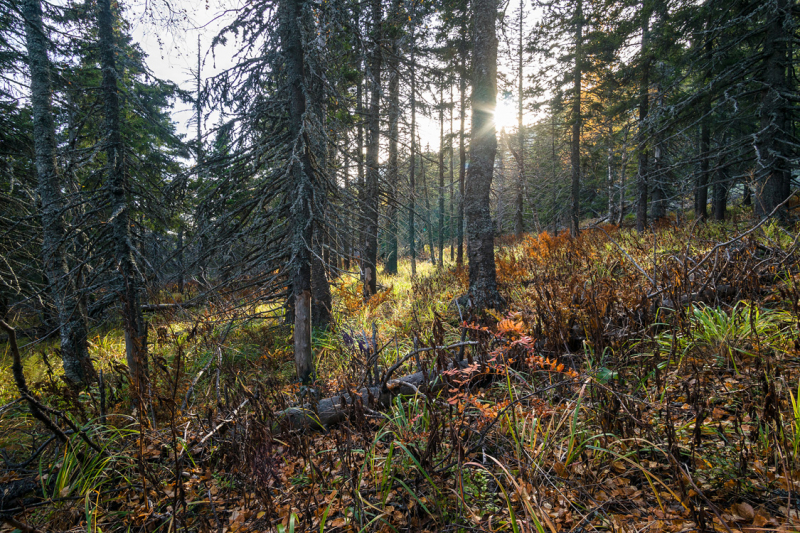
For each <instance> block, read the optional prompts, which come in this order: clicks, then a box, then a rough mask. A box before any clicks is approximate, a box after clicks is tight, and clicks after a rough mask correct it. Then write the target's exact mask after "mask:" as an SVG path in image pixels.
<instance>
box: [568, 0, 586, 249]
mask: <svg viewBox="0 0 800 533" xmlns="http://www.w3.org/2000/svg"><path fill="white" fill-rule="evenodd" d="M582 52H583V0H577V2H576V4H575V71H574V73H573V79H572V153H571V154H570V162H571V164H572V209H571V210H570V221H571V224H570V227H569V229H570V234H571V235H572V236H573V237H577V236H578V233H580V224H581V74H582V72H581V69H582V67H583V65H582V61H583V59H582Z"/></svg>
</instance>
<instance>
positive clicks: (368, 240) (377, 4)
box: [362, 0, 383, 299]
mask: <svg viewBox="0 0 800 533" xmlns="http://www.w3.org/2000/svg"><path fill="white" fill-rule="evenodd" d="M371 15H372V32H371V33H372V53H371V55H370V60H369V81H370V96H369V138H368V142H367V182H366V188H365V190H366V202H364V205H365V212H364V214H363V215H362V216H363V217H364V222H365V235H364V239H365V242H364V244H365V246H364V263H363V270H364V299H369V298H370V297H371V296H372V295H374V294H375V292H376V291H377V286H378V270H377V266H378V209H379V208H380V202H379V201H378V199H379V190H378V183H379V181H380V169H379V166H378V165H379V161H378V158H379V156H380V147H381V145H380V141H381V117H380V103H381V67H382V62H383V53H382V51H381V41H382V39H383V37H382V33H383V6H382V4H381V0H372V14H371Z"/></svg>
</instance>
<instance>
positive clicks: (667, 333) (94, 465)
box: [0, 222, 800, 533]
mask: <svg viewBox="0 0 800 533" xmlns="http://www.w3.org/2000/svg"><path fill="white" fill-rule="evenodd" d="M736 235H738V233H737V228H735V227H734V226H733V225H732V224H728V225H719V224H710V223H709V224H707V225H695V226H693V227H686V228H683V227H676V226H675V225H672V224H670V223H668V222H667V223H664V224H663V225H662V226H661V227H660V228H659V229H657V230H656V231H653V232H649V233H644V234H637V233H635V232H633V231H629V230H619V229H617V228H614V227H610V226H609V227H596V228H591V229H588V230H586V231H584V232H583V233H582V234H581V236H580V237H578V238H577V239H572V238H570V237H568V236H567V235H563V234H562V235H559V236H552V235H550V234H546V233H544V234H541V235H538V236H527V237H525V238H524V239H522V240H521V241H508V242H504V243H503V244H502V245H501V246H500V247H499V249H498V254H497V272H498V281H499V283H500V288H501V292H502V293H503V295H504V296H505V298H506V300H507V302H508V308H507V309H504V310H495V311H489V312H488V313H487V314H484V315H482V316H475V315H473V314H472V313H471V311H470V310H468V309H462V308H461V307H459V305H458V304H457V303H456V300H455V299H456V297H457V296H459V295H460V294H463V293H464V291H465V290H466V284H467V272H466V270H465V269H459V268H457V267H456V266H455V265H450V264H446V265H445V268H444V269H441V270H439V269H436V268H434V267H433V266H431V265H430V264H428V263H423V262H420V263H419V265H418V268H419V273H418V276H417V277H416V278H415V279H413V280H412V279H411V278H410V276H409V265H408V263H403V264H401V272H400V274H399V275H397V276H383V275H382V276H380V277H379V279H380V280H381V282H382V283H383V287H382V290H381V291H380V292H379V294H378V295H376V296H374V297H373V298H372V299H371V300H370V301H368V302H363V301H362V300H361V298H360V294H361V290H360V287H359V286H358V281H357V280H355V279H352V278H347V277H342V278H340V279H338V280H336V281H335V282H334V283H333V287H332V288H333V293H334V318H335V326H333V327H331V328H330V329H329V330H327V331H317V332H316V333H315V341H314V342H315V348H316V354H317V367H318V378H317V383H316V384H315V385H314V387H313V388H302V387H299V386H298V385H296V384H295V383H293V379H292V375H293V366H292V362H291V357H292V354H291V348H290V346H291V330H290V328H288V327H287V326H286V325H284V324H283V323H282V320H281V319H280V317H278V316H270V312H269V310H266V311H265V310H264V309H259V308H257V307H256V306H249V307H248V306H245V305H240V304H241V302H240V301H234V300H229V301H227V302H221V303H218V304H215V305H214V306H213V307H207V308H204V309H203V310H202V311H199V312H193V313H190V312H189V311H186V310H180V311H176V312H175V313H173V314H169V315H167V314H160V315H154V316H152V317H151V319H150V322H151V327H152V329H153V334H152V335H151V336H150V338H151V340H152V342H153V345H152V346H151V347H150V354H151V363H150V375H151V379H150V383H151V385H150V390H148V391H145V392H144V396H145V399H146V401H145V402H144V405H145V406H146V407H145V409H142V410H136V411H133V413H132V409H131V399H130V392H129V390H128V388H127V387H128V385H127V380H126V377H125V372H124V368H123V367H122V362H123V361H124V356H123V354H122V351H123V346H122V343H121V339H120V338H119V335H118V333H115V332H113V331H112V332H109V333H108V334H106V335H104V336H98V337H96V340H94V341H93V347H92V350H93V352H92V353H93V356H94V357H95V358H96V359H97V364H98V367H99V368H102V369H103V370H104V380H103V384H102V387H101V386H100V385H99V384H98V385H95V386H94V387H92V388H91V389H89V390H87V391H82V392H80V393H78V392H75V391H72V390H71V389H69V388H68V387H67V386H66V385H64V384H63V383H62V381H61V380H60V377H59V369H58V368H57V366H58V365H57V364H56V363H55V360H56V358H55V357H52V356H50V355H43V354H49V353H52V347H50V348H48V347H47V346H46V345H43V344H39V345H35V346H33V347H29V348H27V349H25V350H23V352H24V353H23V357H24V358H25V359H26V362H25V370H26V372H27V374H28V377H29V381H30V385H31V388H32V389H33V390H34V392H35V393H36V394H37V395H38V397H39V398H41V399H42V401H43V402H46V403H47V404H48V405H49V406H50V407H52V408H53V409H54V410H58V413H56V412H55V411H52V412H50V416H51V418H53V419H54V420H55V421H56V423H58V424H62V422H63V417H68V418H69V419H70V420H71V421H72V423H73V425H75V426H76V427H77V428H79V429H82V430H83V431H84V435H85V436H86V437H87V438H88V440H90V441H91V442H92V443H94V444H95V445H96V446H97V447H99V448H100V450H101V451H100V452H98V451H96V450H95V449H94V448H92V447H91V446H90V445H89V444H88V443H87V439H85V438H83V437H81V436H80V435H79V434H77V433H69V432H68V433H67V435H68V437H69V440H68V441H67V442H60V441H59V440H58V439H55V438H53V437H51V436H50V435H49V434H45V433H44V431H43V429H42V428H41V426H40V425H37V424H38V423H34V421H33V420H32V419H31V418H30V416H29V415H28V410H27V406H26V404H25V403H24V402H21V401H17V400H16V397H17V395H18V393H16V392H15V391H14V389H12V388H11V386H12V385H11V383H12V382H11V381H9V382H8V384H6V385H4V388H3V395H4V399H5V401H6V402H7V403H6V405H5V406H4V407H2V408H0V414H2V425H1V426H0V428H2V435H0V438H1V439H2V446H3V459H4V461H5V474H4V476H3V478H2V479H1V480H0V483H2V486H3V488H4V490H5V493H6V494H7V496H6V498H5V499H4V500H3V503H2V508H0V513H2V515H3V516H5V517H9V518H8V520H10V521H9V523H10V524H12V526H10V527H12V529H13V528H18V529H20V528H21V527H22V526H25V527H36V528H41V529H47V530H61V531H66V530H76V531H77V530H82V531H83V530H86V531H123V530H124V531H165V532H171V531H179V530H185V531H217V532H222V531H231V532H232V531H358V532H360V531H450V530H452V531H473V530H479V531H514V532H517V531H526V532H527V531H531V532H537V533H544V532H551V533H557V532H562V531H576V532H577V531H588V530H591V531H598V530H604V531H607V530H610V531H623V532H634V531H636V532H639V531H690V530H700V531H712V530H713V531H733V530H748V529H749V530H751V531H763V530H784V531H794V530H798V529H800V525H798V524H800V519H799V518H798V516H800V505H798V488H799V487H798V482H800V455H798V454H799V453H800V365H799V364H798V363H800V342H799V341H798V340H797V339H798V328H799V325H800V322H799V320H800V319H799V317H800V308H799V306H800V272H798V263H797V260H798V257H797V237H796V234H794V233H791V232H788V231H786V230H785V229H783V228H781V227H779V226H764V227H762V228H760V229H759V230H758V231H755V232H752V233H750V234H748V235H747V236H745V237H743V238H741V239H734V237H735V236H736ZM728 241H730V242H728ZM720 243H727V244H726V245H724V246H719V245H720ZM242 298H244V297H242ZM245 310H246V311H245ZM415 351H416V352H417V353H416V354H415V356H413V357H409V358H408V359H407V361H406V362H405V363H404V364H403V365H402V368H401V369H399V370H398V371H397V372H396V375H401V374H405V373H411V372H415V371H419V370H422V371H423V372H426V373H429V374H431V375H433V374H434V373H436V374H439V375H440V379H442V380H443V381H444V384H443V385H444V386H442V387H437V388H435V389H433V390H436V392H430V391H428V392H426V391H424V390H421V391H419V393H418V394H416V395H413V396H405V397H396V398H394V400H393V403H392V405H391V408H390V409H384V410H378V409H377V408H376V407H375V406H374V405H370V404H369V403H364V402H359V401H356V402H354V403H353V404H352V405H351V406H350V407H349V408H348V410H349V411H348V412H349V419H348V422H347V423H345V424H343V425H340V426H338V427H335V428H331V429H330V430H329V431H327V432H324V433H321V432H298V431H292V430H290V429H289V428H287V427H286V425H285V421H283V420H281V419H280V417H278V416H277V413H279V412H280V411H281V410H282V409H284V408H286V407H288V406H290V405H296V404H300V403H304V402H305V403H308V402H309V401H310V400H311V399H313V398H314V397H316V396H320V397H325V396H330V395H332V394H335V393H341V391H348V390H354V389H357V388H359V387H362V386H364V385H367V384H373V383H376V382H379V381H380V376H381V375H382V373H383V372H385V371H386V369H387V368H389V367H391V366H392V365H393V364H394V363H395V362H396V361H398V360H400V359H401V358H404V357H405V356H406V355H408V354H410V353H411V352H415ZM454 362H460V363H459V364H455V365H454ZM8 364H9V365H10V363H8ZM4 379H5V378H4ZM62 427H66V426H62ZM15 491H16V492H15ZM17 493H19V495H18V496H17V495H16V494H17ZM14 524H16V525H14Z"/></svg>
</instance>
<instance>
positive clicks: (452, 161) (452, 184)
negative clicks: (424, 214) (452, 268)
mask: <svg viewBox="0 0 800 533" xmlns="http://www.w3.org/2000/svg"><path fill="white" fill-rule="evenodd" d="M453 139H454V132H453V84H452V83H451V84H450V141H449V143H448V148H449V150H450V216H449V220H448V224H447V239H448V241H449V242H450V262H453V261H455V260H456V246H455V244H456V243H455V242H454V238H455V235H456V232H455V231H454V228H453V221H454V220H455V219H456V217H455V204H456V191H455V159H454V157H455V151H454V148H455V147H454V145H453Z"/></svg>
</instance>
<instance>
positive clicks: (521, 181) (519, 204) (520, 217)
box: [514, 0, 525, 239]
mask: <svg viewBox="0 0 800 533" xmlns="http://www.w3.org/2000/svg"><path fill="white" fill-rule="evenodd" d="M524 6H525V2H524V0H520V1H519V57H518V58H517V59H518V68H517V75H518V76H519V87H518V89H517V92H518V93H519V102H518V109H517V137H518V141H517V142H518V144H519V157H518V158H517V166H518V167H519V175H518V179H517V201H516V206H515V207H516V209H515V211H514V233H515V234H516V235H517V239H521V238H522V234H523V233H524V232H525V218H524V214H525V204H524V197H525V196H524V195H525V132H524V130H523V127H522V112H523V109H524V104H525V93H524V90H523V80H524V76H523V74H524V72H523V65H522V59H523V54H522V52H523V48H522V46H523V44H522V32H523V8H524Z"/></svg>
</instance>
